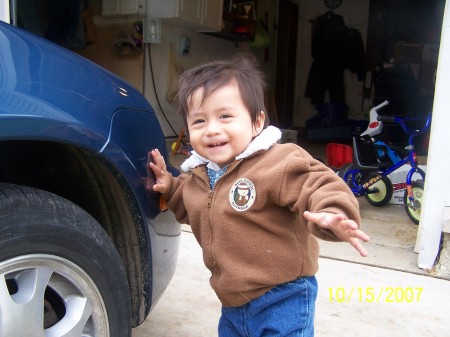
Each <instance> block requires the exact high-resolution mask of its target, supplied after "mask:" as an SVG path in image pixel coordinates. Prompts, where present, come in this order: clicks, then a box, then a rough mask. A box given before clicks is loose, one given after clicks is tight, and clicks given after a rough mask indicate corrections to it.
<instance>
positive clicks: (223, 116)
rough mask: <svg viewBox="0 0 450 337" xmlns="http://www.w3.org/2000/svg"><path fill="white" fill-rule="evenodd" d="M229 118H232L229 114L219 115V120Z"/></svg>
mask: <svg viewBox="0 0 450 337" xmlns="http://www.w3.org/2000/svg"><path fill="white" fill-rule="evenodd" d="M231 117H233V116H231V114H223V115H220V118H223V119H225V118H231Z"/></svg>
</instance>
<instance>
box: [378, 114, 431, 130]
mask: <svg viewBox="0 0 450 337" xmlns="http://www.w3.org/2000/svg"><path fill="white" fill-rule="evenodd" d="M377 119H378V121H380V122H386V123H397V124H399V125H400V126H401V127H402V129H403V131H405V133H406V134H408V135H418V134H421V133H423V132H425V131H426V130H427V129H428V128H429V126H430V123H431V115H428V116H427V117H416V118H414V117H407V118H402V117H392V116H378V117H377ZM424 119H426V121H425V125H424V126H423V128H421V129H419V130H416V129H411V128H410V127H408V125H407V124H406V123H405V121H418V120H424Z"/></svg>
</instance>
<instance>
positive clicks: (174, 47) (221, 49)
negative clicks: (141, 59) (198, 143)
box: [144, 22, 249, 137]
mask: <svg viewBox="0 0 450 337" xmlns="http://www.w3.org/2000/svg"><path fill="white" fill-rule="evenodd" d="M161 32H162V33H161V43H151V44H146V45H145V65H144V68H145V73H144V74H145V80H144V83H145V85H144V93H145V96H146V97H147V99H148V100H149V101H150V102H151V104H152V105H153V108H154V109H155V111H156V113H157V115H158V119H159V121H160V123H161V126H162V128H163V131H164V134H165V135H166V137H171V136H172V137H174V136H176V134H178V133H179V132H180V129H181V127H182V124H183V123H182V119H181V117H180V115H179V113H178V103H177V101H176V100H175V97H174V95H175V92H176V90H177V80H178V74H179V73H182V72H183V71H184V70H187V69H189V68H192V67H194V66H196V65H198V64H201V63H205V62H207V61H210V60H213V59H217V58H222V57H228V56H231V55H232V54H234V53H236V52H238V51H246V50H249V46H248V44H246V43H239V44H238V45H237V47H236V46H235V43H234V42H232V41H228V40H224V39H220V38H217V37H213V36H209V35H205V34H202V33H198V32H194V31H190V30H187V29H183V28H181V27H178V26H173V25H170V24H167V23H165V22H163V23H162V27H161ZM182 37H187V38H189V39H190V40H191V49H190V51H189V54H188V55H183V54H181V53H180V41H181V39H182Z"/></svg>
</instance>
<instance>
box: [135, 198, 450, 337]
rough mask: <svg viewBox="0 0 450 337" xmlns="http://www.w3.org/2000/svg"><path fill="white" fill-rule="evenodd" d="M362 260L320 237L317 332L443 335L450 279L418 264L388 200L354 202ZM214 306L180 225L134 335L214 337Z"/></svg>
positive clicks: (352, 336) (404, 222) (410, 237)
mask: <svg viewBox="0 0 450 337" xmlns="http://www.w3.org/2000/svg"><path fill="white" fill-rule="evenodd" d="M360 203H361V214H362V215H363V229H364V230H365V231H367V232H368V233H369V235H370V236H371V243H370V244H368V245H367V246H366V247H367V249H368V250H369V257H367V258H364V259H363V258H360V257H359V256H358V255H357V253H356V251H353V248H352V247H349V246H348V245H347V244H343V243H328V242H323V241H321V252H322V253H321V258H320V271H319V273H318V275H317V278H318V282H319V293H318V298H317V306H316V319H315V331H316V336H319V337H328V336H330V337H331V336H333V337H334V336H346V337H357V336H358V337H360V336H364V337H369V336H392V337H395V336H398V337H404V336H427V337H442V336H450V332H449V331H450V328H449V323H450V320H449V318H448V317H449V316H448V313H449V312H450V301H449V294H450V282H449V281H448V280H443V279H438V278H435V277H431V276H429V275H428V274H427V272H426V271H423V270H421V269H419V268H418V267H417V266H416V265H415V263H416V259H417V255H416V254H415V253H414V252H413V248H414V242H415V235H414V234H415V233H416V232H417V226H415V225H413V224H412V223H410V222H409V220H408V219H407V217H406V214H404V210H403V209H401V208H399V207H398V206H394V205H387V206H385V207H383V212H381V211H380V209H377V208H374V207H373V206H370V205H368V204H366V203H365V201H364V199H362V200H361V202H360ZM219 317H220V303H219V301H218V300H217V297H216V295H215V294H214V292H213V291H212V290H211V288H210V286H209V272H208V270H206V268H205V267H204V265H203V262H202V257H201V250H200V248H199V246H198V244H197V242H196V240H195V238H194V236H193V234H192V233H191V232H190V227H189V226H183V232H182V237H181V247H180V256H179V262H178V268H177V271H176V274H175V276H174V278H173V280H172V282H171V284H170V285H169V288H168V289H167V291H166V292H165V294H164V295H163V297H162V299H161V300H160V302H159V303H158V305H157V306H156V308H155V309H154V311H153V312H152V313H151V314H150V316H149V317H148V319H147V320H146V321H145V322H144V323H143V324H142V325H141V326H139V327H138V328H136V329H135V330H134V332H133V337H144V336H145V337H177V336H180V337H181V336H182V337H213V336H217V322H218V319H219Z"/></svg>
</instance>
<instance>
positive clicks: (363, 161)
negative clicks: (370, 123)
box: [353, 137, 392, 170]
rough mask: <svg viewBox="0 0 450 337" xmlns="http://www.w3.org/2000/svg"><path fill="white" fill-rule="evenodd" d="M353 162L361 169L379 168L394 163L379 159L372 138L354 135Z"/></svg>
mask: <svg viewBox="0 0 450 337" xmlns="http://www.w3.org/2000/svg"><path fill="white" fill-rule="evenodd" d="M353 163H354V164H355V165H356V166H357V167H358V168H359V169H360V170H377V169H383V168H386V167H389V166H391V165H392V163H390V162H386V161H381V160H379V158H378V157H377V154H376V152H375V146H374V144H373V142H372V139H370V138H361V137H353Z"/></svg>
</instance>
